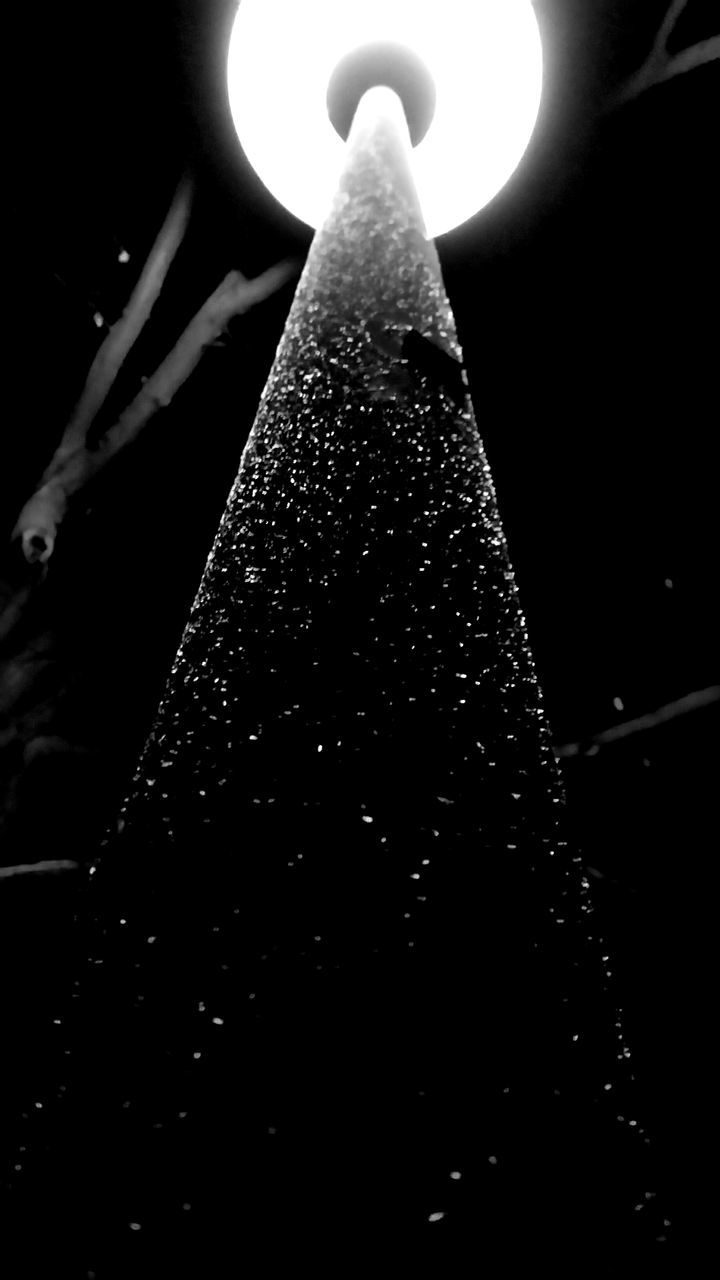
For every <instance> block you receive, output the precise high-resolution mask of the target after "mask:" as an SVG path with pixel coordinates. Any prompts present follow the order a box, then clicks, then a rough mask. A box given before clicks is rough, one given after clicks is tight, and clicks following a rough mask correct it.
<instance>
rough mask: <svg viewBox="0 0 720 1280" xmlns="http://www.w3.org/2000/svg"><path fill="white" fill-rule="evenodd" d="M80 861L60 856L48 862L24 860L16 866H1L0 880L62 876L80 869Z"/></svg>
mask: <svg viewBox="0 0 720 1280" xmlns="http://www.w3.org/2000/svg"><path fill="white" fill-rule="evenodd" d="M79 870H80V863H79V862H73V861H71V859H69V858H68V859H65V858H60V859H57V860H50V861H46V862H23V863H20V864H19V865H18V866H15V867H0V880H15V879H18V878H19V877H21V876H62V875H67V874H68V872H71V871H79Z"/></svg>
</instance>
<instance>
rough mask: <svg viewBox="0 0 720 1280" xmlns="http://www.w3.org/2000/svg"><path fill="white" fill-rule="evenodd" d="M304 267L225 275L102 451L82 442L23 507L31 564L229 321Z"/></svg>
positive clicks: (22, 528) (20, 527)
mask: <svg viewBox="0 0 720 1280" xmlns="http://www.w3.org/2000/svg"><path fill="white" fill-rule="evenodd" d="M300 267H301V264H300V262H299V261H297V260H295V259H292V260H290V259H289V260H286V261H283V262H279V263H276V264H275V265H274V266H272V267H270V268H268V270H267V271H264V272H263V273H262V275H260V276H257V277H256V278H255V279H254V280H247V279H246V278H245V277H244V276H243V275H241V273H240V272H239V271H231V272H230V274H229V275H227V276H226V277H225V279H224V280H223V282H222V284H221V285H220V286H219V287H218V288H217V289H216V290H215V292H214V293H213V294H211V296H210V297H209V298H208V299H207V301H206V302H205V303H204V305H203V306H202V307H201V308H200V310H199V311H198V312H197V314H196V315H195V316H194V318H193V319H192V320H191V321H190V324H189V325H188V326H187V328H186V329H185V331H184V333H183V334H182V335H181V337H180V338H179V339H178V341H177V343H176V344H175V346H174V347H173V349H172V351H171V352H170V354H169V355H168V356H166V358H165V360H163V362H162V364H160V365H159V367H158V368H157V369H156V371H155V373H154V374H153V375H152V376H151V377H150V378H148V380H147V382H145V384H144V385H143V387H142V389H141V390H140V391H139V392H138V394H137V396H136V397H135V399H134V400H133V401H132V402H131V403H130V404H129V405H128V407H127V408H126V409H125V410H124V412H123V413H122V414H121V415H120V417H119V418H118V420H117V422H116V423H115V425H114V426H113V427H111V428H110V430H109V431H108V432H107V433H106V434H105V435H104V436H103V438H102V440H101V441H100V444H99V446H98V448H97V449H94V450H89V449H88V448H87V447H86V445H85V444H84V443H83V444H80V445H79V446H78V447H77V448H76V449H75V450H74V452H72V453H71V454H69V455H68V456H66V457H65V458H64V459H63V460H62V461H61V462H60V463H59V464H58V465H57V466H56V465H54V464H53V465H52V466H51V468H50V469H49V471H48V473H46V474H47V479H46V480H45V482H44V483H43V484H42V485H41V486H40V488H39V489H38V490H37V492H36V493H34V494H33V496H32V497H31V498H30V500H29V501H28V502H27V503H26V504H25V506H24V507H23V509H22V511H21V513H20V516H19V517H18V520H17V524H16V526H15V530H14V536H15V537H19V538H21V539H22V543H23V551H24V554H25V557H26V559H27V560H28V561H30V562H31V563H32V562H33V561H35V560H41V561H43V562H45V561H47V560H48V559H49V558H50V556H51V555H52V552H53V548H54V545H55V538H56V536H57V531H58V528H59V526H60V525H61V523H62V521H63V519H64V518H65V515H66V512H67V509H68V503H69V501H70V499H71V498H72V497H73V496H74V495H75V494H76V493H77V492H78V491H79V490H80V489H82V488H84V486H85V485H86V484H87V483H88V481H89V480H91V479H92V477H93V476H95V475H96V474H97V472H99V471H100V470H101V469H102V468H103V467H104V466H105V465H106V464H107V462H109V461H110V459H111V458H113V457H114V456H115V454H116V453H118V452H119V451H120V450H121V449H123V448H124V447H125V446H126V445H128V444H130V443H131V441H133V440H135V439H136V437H137V436H138V435H139V433H140V431H141V430H142V429H143V427H145V426H146V424H147V423H148V422H149V421H150V419H151V418H152V417H153V416H154V414H155V413H156V412H157V411H158V409H163V408H166V407H167V406H168V405H169V404H170V402H171V400H172V399H173V396H174V395H175V394H176V393H177V391H178V390H179V388H180V387H181V386H182V385H183V383H184V382H186V381H187V379H188V378H189V377H190V374H191V373H192V372H193V370H194V369H195V367H196V365H197V364H198V362H199V360H200V359H201V357H202V354H203V352H204V351H205V349H206V348H207V347H208V346H210V345H211V343H213V342H214V341H215V340H216V339H217V338H218V336H219V335H220V334H221V333H222V332H223V330H224V329H225V327H226V325H227V324H228V321H229V320H231V319H232V318H233V317H234V316H238V315H242V314H243V312H246V311H249V310H250V309H251V307H254V306H256V305H257V304H258V303H259V302H262V301H263V300H264V299H266V298H269V297H270V296H271V295H272V294H274V293H277V291H278V290H279V289H281V288H282V287H283V286H284V285H285V284H287V283H288V281H290V280H292V279H294V278H295V277H296V276H297V275H299V272H300Z"/></svg>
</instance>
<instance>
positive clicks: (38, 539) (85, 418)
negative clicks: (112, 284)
mask: <svg viewBox="0 0 720 1280" xmlns="http://www.w3.org/2000/svg"><path fill="white" fill-rule="evenodd" d="M192 193H193V184H192V180H191V178H190V177H189V176H188V175H185V176H184V177H183V178H182V180H181V182H180V184H179V186H178V188H177V190H176V192H175V195H174V197H173V200H172V203H171V205H170V209H169V210H168V213H167V217H166V218H165V221H164V222H163V225H162V227H161V228H160V231H159V233H158V235H157V238H156V240H155V243H154V244H153V246H152V249H151V250H150V253H149V255H148V258H147V261H146V263H145V266H144V267H143V269H142V272H141V274H140V279H139V280H138V282H137V284H136V285H135V288H134V289H133V291H132V294H131V296H130V300H129V302H128V304H127V306H126V308H125V310H124V312H123V314H122V316H121V317H120V319H119V320H118V321H117V323H116V324H114V325H113V326H112V328H111V329H110V331H109V333H108V334H107V336H106V337H105V339H104V340H103V342H102V343H101V344H100V347H99V349H98V351H97V354H96V356H95V359H94V360H93V362H92V364H91V366H90V371H89V373H88V376H87V378H86V380H85V386H84V388H83V391H82V394H81V396H80V399H79V400H78V402H77V404H76V406H75V408H74V410H73V412H72V414H71V416H70V420H69V422H68V424H67V426H66V427H65V430H64V432H63V435H62V439H61V441H60V444H59V445H58V447H57V449H56V451H55V454H54V456H53V458H52V461H51V462H50V464H49V466H48V467H47V468H46V470H45V473H44V475H43V477H42V480H41V482H40V485H39V486H38V490H37V492H36V493H35V494H34V495H33V497H32V498H31V499H30V501H29V502H28V503H26V505H25V506H24V507H23V510H22V511H21V513H20V516H19V518H18V521H17V524H16V526H15V529H14V531H13V536H14V537H17V538H20V539H21V541H22V550H23V554H24V556H25V559H26V560H27V561H29V562H30V563H31V564H32V563H33V562H35V561H40V562H41V563H44V562H45V561H46V560H48V559H49V558H50V556H51V555H52V552H53V547H54V542H55V523H54V522H53V520H52V518H50V519H47V518H45V514H44V503H43V502H42V501H39V502H38V501H37V499H38V495H39V494H42V493H43V492H44V491H45V490H46V489H47V487H48V485H49V484H51V482H52V479H53V477H54V476H55V475H57V474H58V473H61V472H62V470H63V468H64V466H65V465H66V463H67V461H68V459H69V458H71V457H72V456H73V455H74V454H75V453H77V452H78V450H83V449H85V447H86V444H87V438H88V432H89V430H90V427H91V426H92V424H93V421H94V420H95V418H96V416H97V414H98V412H99V410H100V409H101V407H102V405H103V404H104V403H105V400H106V399H107V397H108V394H109V392H110V389H111V387H112V386H113V383H114V382H115V380H116V378H117V375H118V373H119V371H120V368H121V367H122V365H123V363H124V361H125V359H126V357H127V355H128V352H129V351H130V350H131V348H132V347H133V345H134V343H135V341H136V339H137V337H138V335H139V334H140V333H141V331H142V329H143V328H144V326H145V324H146V322H147V320H148V318H149V316H150V313H151V311H152V309H153V306H154V305H155V302H156V300H157V298H158V296H159V294H160V291H161V289H162V286H163V284H164V282H165V277H166V276H167V273H168V270H169V268H170V264H171V263H172V261H173V258H174V257H175V255H176V253H177V251H178V249H179V247H180V245H181V244H182V241H183V237H184V235H185V230H186V228H187V224H188V219H189V217H190V209H191V205H192ZM48 515H50V517H51V513H50V512H48Z"/></svg>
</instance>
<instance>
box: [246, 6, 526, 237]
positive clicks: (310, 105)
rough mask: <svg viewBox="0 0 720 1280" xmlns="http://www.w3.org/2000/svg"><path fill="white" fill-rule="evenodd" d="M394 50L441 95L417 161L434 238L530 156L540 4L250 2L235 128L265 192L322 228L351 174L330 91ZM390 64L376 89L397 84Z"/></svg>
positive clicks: (459, 220)
mask: <svg viewBox="0 0 720 1280" xmlns="http://www.w3.org/2000/svg"><path fill="white" fill-rule="evenodd" d="M389 48H394V50H395V53H396V58H397V65H398V66H400V63H401V55H402V54H403V52H404V54H405V56H406V57H407V56H408V55H411V56H413V57H414V59H415V60H416V62H417V63H418V64H419V66H420V67H421V68H424V70H425V74H426V75H427V76H428V77H429V78H430V80H431V84H432V85H433V87H434V90H435V104H434V112H433V113H432V122H431V124H430V127H429V128H428V129H427V132H426V133H425V135H424V137H423V138H422V139H421V140H420V141H419V142H418V144H417V145H416V147H415V150H414V154H413V175H414V181H415V184H416V186H417V190H418V195H419V198H420V203H421V205H422V209H423V214H424V218H425V222H426V226H427V231H428V235H430V236H437V235H441V234H442V233H444V232H447V231H450V230H452V228H453V227H456V226H458V225H459V224H461V223H463V222H465V221H466V220H467V219H468V218H470V217H472V216H473V214H475V213H477V212H478V210H480V209H482V208H483V207H484V206H485V205H486V204H487V203H488V202H489V201H490V200H492V198H493V196H494V195H496V194H497V192H498V191H499V190H500V189H501V188H502V187H503V186H504V184H505V183H506V182H507V180H508V178H509V177H510V175H511V174H512V173H513V171H514V169H515V168H516V166H517V165H518V163H519V161H520V159H521V157H522V155H523V152H524V151H525V148H526V146H527V144H528V141H529V139H530V136H531V134H532V131H533V128H534V125H535V121H536V118H537V113H538V107H539V103H540V94H541V88H542V49H541V44H540V35H539V31H538V26H537V21H536V19H535V14H534V11H533V8H532V5H531V3H530V0H363V2H362V3H359V2H358V3H347V0H306V2H305V3H298V0H242V3H241V5H240V8H239V10H238V14H237V17H236V20H235V24H234V27H233V31H232V36H231V40H230V47H229V54H228V94H229V100H230V109H231V112H232V117H233V120H234V123H235V127H236V129H237V132H238V136H239V138H240V142H241V144H242V146H243V149H244V151H245V154H246V155H247V158H248V160H249V161H250V163H251V164H252V166H253V168H254V169H255V170H256V172H257V173H258V175H259V176H260V178H261V179H262V181H263V182H264V183H265V185H266V187H267V188H268V189H269V190H270V191H271V192H272V194H273V195H274V196H276V198H277V199H278V200H279V201H280V203H281V204H283V205H284V206H285V207H286V208H287V209H289V210H290V211H291V212H292V213H294V214H295V215H296V216H297V217H298V218H300V219H301V220H302V221H303V222H306V223H308V224H309V225H310V226H311V227H318V226H320V225H321V223H322V222H323V220H324V217H325V215H326V213H327V210H328V208H329V204H330V201H331V198H332V195H333V192H334V190H335V187H336V184H337V180H338V177H339V173H340V170H341V168H342V165H343V156H344V148H343V144H342V140H341V138H340V137H339V136H338V134H337V132H336V131H335V129H334V128H333V125H332V123H331V120H330V118H329V115H328V109H327V91H328V86H329V84H330V82H331V80H332V77H333V75H334V73H335V72H336V70H337V68H338V66H339V65H341V64H343V63H346V74H347V77H348V81H349V80H350V78H351V73H352V65H349V66H348V65H347V59H348V58H349V57H352V56H353V55H357V54H361V53H362V51H363V50H365V51H367V52H368V53H371V52H372V51H375V53H376V54H377V51H378V50H382V49H384V50H385V51H386V52H387V51H388V49H389ZM388 67H389V63H388V61H387V59H386V63H385V65H384V67H382V68H381V69H380V75H379V80H377V81H376V83H383V84H388V83H389V84H391V85H392V81H393V75H392V69H390V74H389V75H388ZM405 83H406V84H407V80H406V82H405ZM368 87H369V86H368ZM403 96H404V95H403Z"/></svg>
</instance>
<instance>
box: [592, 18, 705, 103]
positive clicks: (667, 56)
mask: <svg viewBox="0 0 720 1280" xmlns="http://www.w3.org/2000/svg"><path fill="white" fill-rule="evenodd" d="M687 4H688V0H672V3H671V4H670V6H669V8H668V10H667V12H666V14H665V17H664V18H663V20H662V22H661V24H660V27H659V30H658V33H657V35H656V37H655V40H654V42H653V46H652V49H651V50H650V53H649V54H648V56H647V58H646V60H645V62H644V63H643V65H642V66H641V67H640V68H639V69H638V70H637V71H636V72H635V74H634V75H632V76H630V78H629V79H628V80H626V81H625V83H624V84H622V85H621V86H620V87H619V89H617V90H616V92H615V93H614V94H613V95H612V97H611V98H610V101H609V103H608V111H616V110H617V109H618V108H619V107H623V106H625V104H626V103H628V102H632V101H633V100H634V99H635V98H639V97H640V95H641V94H643V93H645V92H646V90H648V89H652V88H653V87H654V86H655V85H658V84H664V83H665V82H666V81H667V80H672V79H674V77H675V76H679V75H684V73H685V72H687V71H693V70H695V68H696V67H702V66H705V65H706V64H707V63H709V62H714V61H716V60H717V59H720V35H717V36H710V37H709V39H707V40H700V41H698V42H697V44H693V45H690V46H689V47H688V48H687V49H681V50H680V52H679V53H676V54H671V53H670V52H669V50H668V43H669V41H670V39H671V37H672V34H673V32H674V30H675V28H676V27H677V24H678V21H679V19H680V16H681V14H683V13H684V12H685V9H686V8H687Z"/></svg>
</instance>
